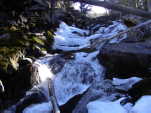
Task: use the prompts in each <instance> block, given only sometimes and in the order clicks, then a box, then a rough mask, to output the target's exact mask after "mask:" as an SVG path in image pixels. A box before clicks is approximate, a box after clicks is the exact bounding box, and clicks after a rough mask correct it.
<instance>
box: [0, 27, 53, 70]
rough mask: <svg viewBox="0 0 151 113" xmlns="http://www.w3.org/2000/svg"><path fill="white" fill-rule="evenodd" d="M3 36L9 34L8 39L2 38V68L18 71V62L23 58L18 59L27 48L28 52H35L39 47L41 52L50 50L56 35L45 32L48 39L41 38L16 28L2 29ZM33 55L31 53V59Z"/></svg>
mask: <svg viewBox="0 0 151 113" xmlns="http://www.w3.org/2000/svg"><path fill="white" fill-rule="evenodd" d="M3 34H8V37H6V38H0V67H1V68H2V69H3V70H5V71H8V66H12V67H13V68H14V69H15V70H16V69H17V62H18V60H19V59H20V58H21V57H22V56H19V57H18V55H19V54H20V53H21V51H24V50H26V49H27V48H28V52H34V50H35V47H37V46H38V47H39V48H40V50H41V51H42V50H48V48H49V47H51V44H52V43H53V35H54V34H53V32H52V31H51V30H48V31H46V32H45V36H46V38H41V37H40V36H36V35H34V34H29V33H26V32H25V31H24V30H22V29H21V28H18V27H15V26H11V27H5V28H0V36H2V35H3ZM25 53H26V54H24V56H26V55H28V53H27V52H25ZM31 55H32V53H30V57H32V56H31ZM27 57H28V56H27ZM33 57H34V56H33ZM15 58H16V59H15Z"/></svg>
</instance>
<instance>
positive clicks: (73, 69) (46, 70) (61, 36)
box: [5, 21, 143, 113]
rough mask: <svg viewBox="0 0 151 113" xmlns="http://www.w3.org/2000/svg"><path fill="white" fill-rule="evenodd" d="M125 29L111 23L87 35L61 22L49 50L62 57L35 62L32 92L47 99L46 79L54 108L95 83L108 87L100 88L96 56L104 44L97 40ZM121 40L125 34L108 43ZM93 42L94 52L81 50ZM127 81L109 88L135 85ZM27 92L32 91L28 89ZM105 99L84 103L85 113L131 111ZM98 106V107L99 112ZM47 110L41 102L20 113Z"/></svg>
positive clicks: (116, 81) (44, 112)
mask: <svg viewBox="0 0 151 113" xmlns="http://www.w3.org/2000/svg"><path fill="white" fill-rule="evenodd" d="M97 26H99V25H97ZM94 29H95V27H94ZM125 29H127V27H126V26H125V25H123V24H122V23H121V22H117V21H113V22H112V24H111V25H109V26H108V27H102V26H101V25H100V27H99V29H98V30H97V31H95V32H94V33H93V34H90V31H89V30H83V29H79V28H76V27H73V26H68V25H67V24H66V23H64V22H62V23H61V24H60V26H59V28H58V29H57V31H56V32H55V37H54V44H53V49H54V50H61V51H62V54H53V55H50V54H47V55H46V56H45V57H42V58H39V59H37V60H36V61H35V63H34V64H35V65H37V66H38V71H39V76H40V81H41V83H40V84H39V85H38V86H35V87H34V88H33V89H38V90H41V91H42V93H43V94H44V95H45V96H46V97H47V98H48V99H49V96H48V85H47V84H48V80H47V78H51V79H52V80H53V82H54V87H55V93H56V97H57V101H58V104H59V106H62V105H64V104H66V103H67V102H68V101H69V100H70V99H71V98H73V97H74V96H76V95H79V94H83V93H84V92H85V91H87V90H88V89H89V88H90V87H91V86H92V85H93V84H95V83H102V84H101V88H102V89H105V88H106V87H110V85H106V83H105V84H103V83H104V82H103V81H104V76H105V75H104V72H105V69H104V67H103V66H102V65H101V64H100V63H99V61H98V59H97V55H98V54H99V52H101V51H100V50H101V47H102V46H103V44H104V42H105V41H102V42H100V41H98V40H101V39H103V40H104V39H105V38H108V37H110V36H112V35H115V34H117V33H119V32H120V31H122V30H125ZM125 38H126V34H125V35H123V36H120V38H119V37H116V38H114V39H112V40H110V41H109V43H118V42H120V41H121V40H122V39H125ZM96 42H99V43H97V44H96V45H97V46H96V48H95V49H93V50H92V51H91V49H90V50H89V49H85V48H90V47H91V45H92V44H94V43H96ZM130 80H131V82H130ZM130 80H129V79H127V80H119V79H114V82H113V84H115V85H117V86H118V85H120V84H124V85H123V86H126V87H128V86H129V85H132V84H130V83H134V82H137V81H139V79H138V78H132V79H130ZM123 81H125V82H123ZM132 81H133V82H132ZM124 88H125V87H124ZM31 91H33V90H32V89H31ZM31 91H29V92H27V95H30V93H31ZM94 93H96V92H94ZM106 97H107V96H106V95H104V96H103V97H102V98H99V99H98V100H95V101H92V102H89V101H88V104H87V109H88V113H128V111H129V109H131V107H132V106H131V104H127V105H125V106H121V105H120V101H121V100H122V99H119V100H115V101H110V100H111V99H109V98H106ZM99 106H102V108H103V109H102V108H100V107H99ZM113 107H114V108H115V109H114V110H112V108H113ZM12 109H15V105H14V106H13V107H12V108H10V109H8V110H6V111H5V113H14V112H13V110H12ZM51 110H52V106H51V102H42V103H38V104H33V105H30V106H28V107H26V108H25V109H24V110H23V113H50V111H51ZM134 113H135V112H134ZM136 113H137V112H136ZM139 113H140V112H139ZM142 113H143V112H142Z"/></svg>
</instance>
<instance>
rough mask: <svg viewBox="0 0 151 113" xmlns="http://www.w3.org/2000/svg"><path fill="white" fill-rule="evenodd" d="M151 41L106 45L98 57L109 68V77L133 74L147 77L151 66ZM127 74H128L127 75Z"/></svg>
mask: <svg viewBox="0 0 151 113" xmlns="http://www.w3.org/2000/svg"><path fill="white" fill-rule="evenodd" d="M150 44H151V43H150V41H149V40H147V41H144V42H136V43H125V42H121V43H118V44H107V45H105V46H104V47H103V48H102V50H101V52H100V54H99V55H98V58H99V60H100V63H101V64H103V65H104V66H105V67H106V68H107V72H108V75H109V76H108V77H109V78H112V77H113V76H114V75H116V77H129V76H131V75H136V76H142V77H147V76H149V74H150V72H149V69H148V68H149V67H150V66H151V59H150V58H151V46H150ZM125 75H126V76H125Z"/></svg>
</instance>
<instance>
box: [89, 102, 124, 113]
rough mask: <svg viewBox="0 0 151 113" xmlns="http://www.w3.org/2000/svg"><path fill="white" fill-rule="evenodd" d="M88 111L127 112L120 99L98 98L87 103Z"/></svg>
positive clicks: (104, 112) (105, 112)
mask: <svg viewBox="0 0 151 113" xmlns="http://www.w3.org/2000/svg"><path fill="white" fill-rule="evenodd" d="M87 108H88V113H127V111H126V110H125V109H124V108H123V107H122V106H121V105H120V103H119V100H117V101H115V102H111V101H100V100H96V101H93V102H90V103H89V104H88V105H87Z"/></svg>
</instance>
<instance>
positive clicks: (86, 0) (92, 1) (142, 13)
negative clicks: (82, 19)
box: [70, 0, 151, 18]
mask: <svg viewBox="0 0 151 113" xmlns="http://www.w3.org/2000/svg"><path fill="white" fill-rule="evenodd" d="M70 1H74V0H70ZM76 2H83V3H86V4H90V5H95V6H101V7H105V8H108V9H113V10H117V11H121V12H123V13H131V14H134V15H137V16H142V17H146V18H151V13H150V12H146V11H143V10H139V9H135V8H131V7H126V6H122V5H119V4H114V3H110V2H106V1H98V0H76Z"/></svg>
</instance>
